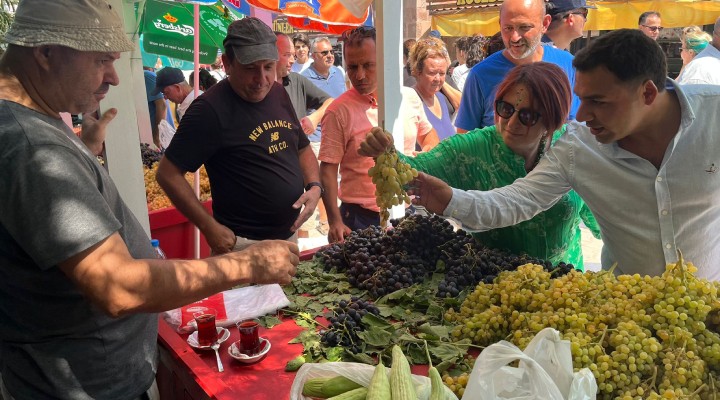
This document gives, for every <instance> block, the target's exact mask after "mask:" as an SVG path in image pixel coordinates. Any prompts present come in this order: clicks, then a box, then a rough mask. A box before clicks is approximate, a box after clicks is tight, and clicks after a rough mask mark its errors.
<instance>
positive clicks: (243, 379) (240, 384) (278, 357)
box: [157, 249, 428, 400]
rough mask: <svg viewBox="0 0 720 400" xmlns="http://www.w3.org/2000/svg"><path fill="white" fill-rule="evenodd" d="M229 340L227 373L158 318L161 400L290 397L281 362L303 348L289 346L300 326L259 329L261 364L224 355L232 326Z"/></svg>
mask: <svg viewBox="0 0 720 400" xmlns="http://www.w3.org/2000/svg"><path fill="white" fill-rule="evenodd" d="M315 250H316V249H313V250H308V251H305V252H302V253H301V255H300V259H301V260H308V259H310V258H312V255H313V254H314V253H315ZM228 329H229V330H230V339H228V340H227V341H226V342H224V343H223V344H222V345H221V346H220V359H221V360H222V363H223V366H224V367H225V372H218V369H217V363H216V361H215V353H214V352H213V351H212V350H195V349H193V348H192V347H190V345H189V344H187V337H188V335H187V334H183V335H181V334H178V333H177V332H176V331H175V330H174V329H173V328H172V327H171V326H170V325H168V324H167V323H166V322H165V321H164V320H163V319H162V318H160V321H159V327H158V344H159V345H160V361H161V364H160V367H159V369H158V376H157V381H158V386H159V388H160V397H161V398H162V399H163V400H165V399H167V400H176V399H185V400H205V399H218V400H230V399H232V400H238V399H252V400H284V399H288V398H289V397H290V386H292V383H293V380H294V379H295V372H285V364H286V363H287V362H288V361H290V360H292V359H293V358H295V357H297V356H299V355H300V354H302V351H303V346H302V345H301V344H289V343H288V342H289V341H290V340H292V339H294V338H295V337H297V336H298V335H299V334H300V332H302V330H303V328H301V327H299V326H297V324H295V321H294V320H292V319H289V318H288V319H285V320H284V321H283V322H282V323H281V324H280V325H276V326H274V327H272V328H270V329H265V328H260V336H262V337H265V338H267V339H269V340H270V343H271V345H272V347H271V349H270V351H269V352H268V355H267V356H266V357H265V359H263V360H262V361H261V362H259V363H256V364H252V365H245V364H242V363H240V362H239V361H236V360H235V359H233V358H232V357H230V355H229V354H228V347H230V344H232V343H233V342H235V341H237V340H240V333H239V332H238V331H237V329H236V328H235V327H232V328H228ZM427 368H428V367H427V365H414V366H412V368H411V369H412V372H413V373H414V374H419V375H425V376H427Z"/></svg>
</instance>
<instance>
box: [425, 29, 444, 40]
mask: <svg viewBox="0 0 720 400" xmlns="http://www.w3.org/2000/svg"><path fill="white" fill-rule="evenodd" d="M428 36H430V37H435V38H438V39H440V38H441V37H442V35H440V31H439V30H437V29H433V30H431V31H430V33H429V34H428Z"/></svg>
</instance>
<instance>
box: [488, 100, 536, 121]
mask: <svg viewBox="0 0 720 400" xmlns="http://www.w3.org/2000/svg"><path fill="white" fill-rule="evenodd" d="M515 111H517V112H518V119H519V120H520V123H521V124H523V125H525V126H527V127H531V126H534V125H535V124H537V123H538V121H540V116H541V115H540V113H539V112H537V111H533V110H531V109H529V108H521V109H519V110H516V109H515V107H513V105H512V104H510V103H508V102H506V101H503V100H497V101H496V102H495V113H496V114H497V115H499V116H500V117H502V118H505V119H510V117H512V116H513V114H515Z"/></svg>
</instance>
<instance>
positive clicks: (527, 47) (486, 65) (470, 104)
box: [455, 0, 580, 133]
mask: <svg viewBox="0 0 720 400" xmlns="http://www.w3.org/2000/svg"><path fill="white" fill-rule="evenodd" d="M549 25H550V16H549V15H546V14H545V2H544V1H542V0H533V1H526V0H507V1H505V2H503V4H502V6H501V8H500V32H501V35H502V38H503V42H504V43H505V50H503V51H502V52H497V53H494V54H493V55H491V56H489V57H488V58H486V59H485V60H483V61H482V62H480V63H479V64H477V65H476V66H474V67H473V68H472V69H471V70H470V72H469V73H468V77H467V80H466V81H465V87H464V89H463V96H462V100H461V101H460V108H459V110H458V114H457V118H456V120H455V126H456V127H457V129H458V132H460V133H463V132H467V131H470V130H473V129H475V128H482V127H485V126H489V125H493V124H494V119H493V118H494V117H493V115H494V114H493V102H494V101H495V89H496V87H497V85H498V84H499V83H500V81H502V80H503V78H504V77H505V75H506V74H507V73H508V71H510V70H511V69H513V67H515V66H516V65H522V64H527V63H531V62H537V61H545V62H549V63H553V64H556V65H558V66H559V67H560V68H562V69H563V70H564V71H565V72H567V74H568V79H569V80H570V85H571V86H572V85H574V84H575V70H574V69H573V66H572V60H573V56H572V55H571V54H570V53H568V52H566V51H562V50H558V49H556V48H553V47H552V46H543V45H542V44H541V39H542V35H543V33H545V31H546V30H547V28H548V26H549ZM579 104H580V101H579V100H578V98H577V96H575V95H573V102H572V107H571V108H570V118H569V119H575V112H576V111H577V108H578V106H579Z"/></svg>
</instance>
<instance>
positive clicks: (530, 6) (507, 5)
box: [500, 0, 545, 23]
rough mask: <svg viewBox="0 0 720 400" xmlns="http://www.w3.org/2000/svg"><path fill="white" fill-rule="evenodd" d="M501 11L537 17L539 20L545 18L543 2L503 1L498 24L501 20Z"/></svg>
mask: <svg viewBox="0 0 720 400" xmlns="http://www.w3.org/2000/svg"><path fill="white" fill-rule="evenodd" d="M503 11H512V12H522V13H523V14H526V15H527V16H531V15H534V16H537V18H538V19H539V20H542V18H543V17H544V16H545V1H544V0H505V1H503V3H502V4H501V5H500V23H502V20H503Z"/></svg>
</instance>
